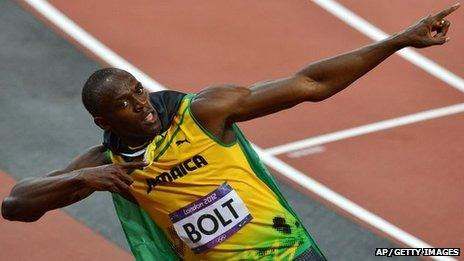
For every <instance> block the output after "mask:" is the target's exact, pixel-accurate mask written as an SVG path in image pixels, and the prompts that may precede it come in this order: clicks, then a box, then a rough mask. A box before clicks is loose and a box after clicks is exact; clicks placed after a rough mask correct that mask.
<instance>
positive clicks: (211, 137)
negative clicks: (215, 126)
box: [187, 94, 237, 147]
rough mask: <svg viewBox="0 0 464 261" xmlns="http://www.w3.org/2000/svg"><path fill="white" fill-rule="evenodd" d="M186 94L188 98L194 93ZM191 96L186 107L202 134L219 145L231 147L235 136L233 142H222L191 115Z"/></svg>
mask: <svg viewBox="0 0 464 261" xmlns="http://www.w3.org/2000/svg"><path fill="white" fill-rule="evenodd" d="M188 96H189V97H188V98H190V97H191V96H194V95H191V94H189V95H188ZM193 98H194V97H192V98H191V99H190V101H189V104H188V106H187V107H188V111H189V113H190V117H192V119H193V121H194V122H195V123H196V124H197V126H198V127H200V129H201V130H202V131H203V133H204V134H206V136H208V137H209V138H210V139H212V140H213V141H214V142H216V143H217V144H219V145H221V146H223V147H232V146H234V145H235V144H236V143H237V138H235V140H234V141H233V142H231V143H224V142H222V141H221V140H220V139H219V138H218V137H216V135H214V134H212V133H211V132H209V131H208V130H207V129H206V128H205V127H203V125H201V123H200V122H199V121H198V120H197V119H196V118H195V115H193V112H192V108H191V107H192V106H191V105H192V101H193Z"/></svg>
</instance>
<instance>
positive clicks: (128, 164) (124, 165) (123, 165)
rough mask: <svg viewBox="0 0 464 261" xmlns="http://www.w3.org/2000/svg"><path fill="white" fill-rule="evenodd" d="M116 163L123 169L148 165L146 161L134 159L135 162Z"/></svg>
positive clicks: (141, 167) (140, 167)
mask: <svg viewBox="0 0 464 261" xmlns="http://www.w3.org/2000/svg"><path fill="white" fill-rule="evenodd" d="M118 165H119V167H121V168H122V169H124V170H134V169H143V168H144V167H146V166H148V163H147V162H144V161H136V162H124V163H120V164H118Z"/></svg>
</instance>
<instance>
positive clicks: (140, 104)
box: [134, 98, 147, 112]
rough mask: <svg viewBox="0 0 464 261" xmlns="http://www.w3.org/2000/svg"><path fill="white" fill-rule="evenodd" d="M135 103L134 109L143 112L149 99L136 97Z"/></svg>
mask: <svg viewBox="0 0 464 261" xmlns="http://www.w3.org/2000/svg"><path fill="white" fill-rule="evenodd" d="M134 104H135V106H134V109H135V111H136V112H141V111H143V108H144V107H147V101H146V100H142V99H140V100H139V99H137V98H134Z"/></svg>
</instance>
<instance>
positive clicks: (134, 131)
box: [101, 76, 161, 137]
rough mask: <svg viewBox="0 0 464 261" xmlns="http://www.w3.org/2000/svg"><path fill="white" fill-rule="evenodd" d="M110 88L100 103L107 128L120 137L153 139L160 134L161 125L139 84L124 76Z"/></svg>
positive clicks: (113, 81) (117, 79)
mask: <svg viewBox="0 0 464 261" xmlns="http://www.w3.org/2000/svg"><path fill="white" fill-rule="evenodd" d="M108 86H109V87H108V88H106V90H105V91H104V92H103V97H102V103H101V106H102V107H101V112H102V118H103V119H104V121H105V123H106V124H107V125H108V128H107V129H109V130H110V131H111V132H113V133H115V134H116V135H120V136H136V137H152V136H154V135H156V134H158V133H159V131H160V129H161V122H160V120H159V118H158V115H157V113H156V111H155V109H154V108H153V106H152V105H151V103H150V101H149V97H148V91H147V90H146V89H145V88H143V86H142V84H141V83H140V82H139V81H137V80H136V79H135V78H134V77H132V76H125V77H120V78H116V79H112V80H111V82H110V83H109V84H108Z"/></svg>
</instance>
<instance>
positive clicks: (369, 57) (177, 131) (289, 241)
mask: <svg viewBox="0 0 464 261" xmlns="http://www.w3.org/2000/svg"><path fill="white" fill-rule="evenodd" d="M458 7H459V4H457V5H454V6H452V7H450V8H448V9H445V10H443V11H441V12H439V13H437V14H436V15H433V16H428V17H426V18H424V19H422V20H420V21H419V22H418V23H416V24H415V25H413V26H411V27H409V28H407V29H406V30H404V31H402V32H400V33H397V34H394V35H392V36H391V37H389V38H388V39H385V40H383V41H380V42H377V43H374V44H371V45H368V46H365V47H362V48H359V49H356V50H354V51H351V52H348V53H345V54H342V55H338V56H336V57H333V58H329V59H325V60H322V61H318V62H315V63H312V64H310V65H308V66H307V67H305V68H303V69H302V70H301V71H298V72H296V73H295V74H294V75H291V76H289V77H287V78H283V79H278V80H274V81H268V82H263V83H257V84H255V85H252V86H250V87H249V88H247V87H242V86H236V85H221V86H213V87H210V88H207V89H204V90H202V91H200V92H199V93H197V94H184V93H180V92H175V91H162V92H155V93H148V92H147V90H146V89H145V88H144V87H143V86H142V84H141V83H140V82H139V81H137V79H135V78H134V77H133V76H132V75H131V74H130V73H128V72H126V71H123V70H119V69H116V68H106V69H102V70H98V71H96V72H95V73H94V74H92V75H91V76H90V77H89V79H88V80H87V82H86V83H85V85H84V88H83V91H82V99H83V103H84V106H85V108H86V109H87V110H88V111H89V113H90V114H91V115H92V116H93V119H94V122H95V124H97V125H98V126H99V127H100V128H102V129H103V130H104V139H103V144H102V145H98V146H95V147H93V148H91V149H89V150H88V151H87V152H85V153H84V154H82V155H81V156H79V157H77V158H76V159H75V160H74V161H72V162H71V163H70V164H69V165H68V166H67V167H66V168H64V169H62V170H58V171H53V172H51V173H49V174H48V175H46V176H45V177H36V178H28V179H25V180H22V181H20V182H18V183H17V184H16V185H15V186H14V187H13V189H12V191H11V193H10V195H9V196H8V197H6V198H5V199H4V200H3V203H2V215H3V217H4V218H6V219H9V220H17V221H24V222H32V221H36V220H38V219H39V218H40V217H42V216H43V215H44V214H45V213H46V212H47V211H50V210H52V209H57V208H61V207H64V206H67V205H70V204H73V203H75V202H77V201H79V200H82V199H84V198H86V197H87V196H89V195H90V194H92V193H93V192H95V191H110V192H112V193H113V201H114V204H115V207H116V211H117V213H118V216H119V218H120V221H121V224H122V226H123V229H124V232H125V233H126V236H127V238H128V241H129V245H130V246H131V250H132V252H133V254H134V256H135V257H136V258H137V260H174V259H186V260H199V259H201V260H203V259H204V260H228V259H234V260H235V259H264V260H274V259H283V260H291V259H294V260H325V259H326V258H325V256H324V255H323V253H322V252H321V251H320V249H319V248H318V247H317V245H316V243H315V241H314V240H313V239H312V238H311V236H310V235H309V233H308V232H307V230H306V229H305V228H304V227H303V226H302V224H301V222H300V221H299V220H298V217H297V216H296V214H295V213H294V211H293V210H292V209H291V207H290V206H289V205H288V203H287V202H286V201H285V199H284V198H283V197H282V195H281V194H280V192H279V190H278V188H277V186H276V184H275V182H274V180H273V178H272V177H271V175H270V174H269V172H268V171H267V169H266V168H265V167H264V165H263V164H262V163H261V161H260V160H259V158H258V157H257V155H256V153H255V152H254V151H253V149H252V148H251V146H250V144H249V143H248V141H247V140H246V139H245V137H244V136H243V134H242V133H241V132H240V130H239V129H238V127H237V125H236V124H235V123H237V122H241V121H246V120H251V119H254V118H257V117H262V116H265V115H268V114H271V113H274V112H278V111H281V110H284V109H288V108H291V107H293V106H295V105H297V104H299V103H302V102H306V101H311V102H318V101H322V100H325V99H327V98H329V97H331V96H332V95H334V94H336V93H337V92H339V91H341V90H343V89H344V88H346V87H347V86H349V85H350V84H351V83H352V82H354V81H355V80H356V79H358V78H359V77H361V76H363V75H364V74H366V73H367V72H368V71H370V70H371V69H372V68H374V67H375V66H377V65H378V64H379V63H381V62H382V61H383V60H385V59H386V58H387V57H389V56H390V55H392V54H393V53H395V52H396V51H398V50H400V49H402V48H404V47H409V46H411V47H416V48H423V47H428V46H433V45H441V44H444V43H446V42H447V41H448V40H449V38H448V37H447V32H448V29H449V27H450V22H449V21H448V20H446V19H445V17H446V16H447V15H449V14H450V13H452V12H453V11H455V10H456V9H457V8H458Z"/></svg>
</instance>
